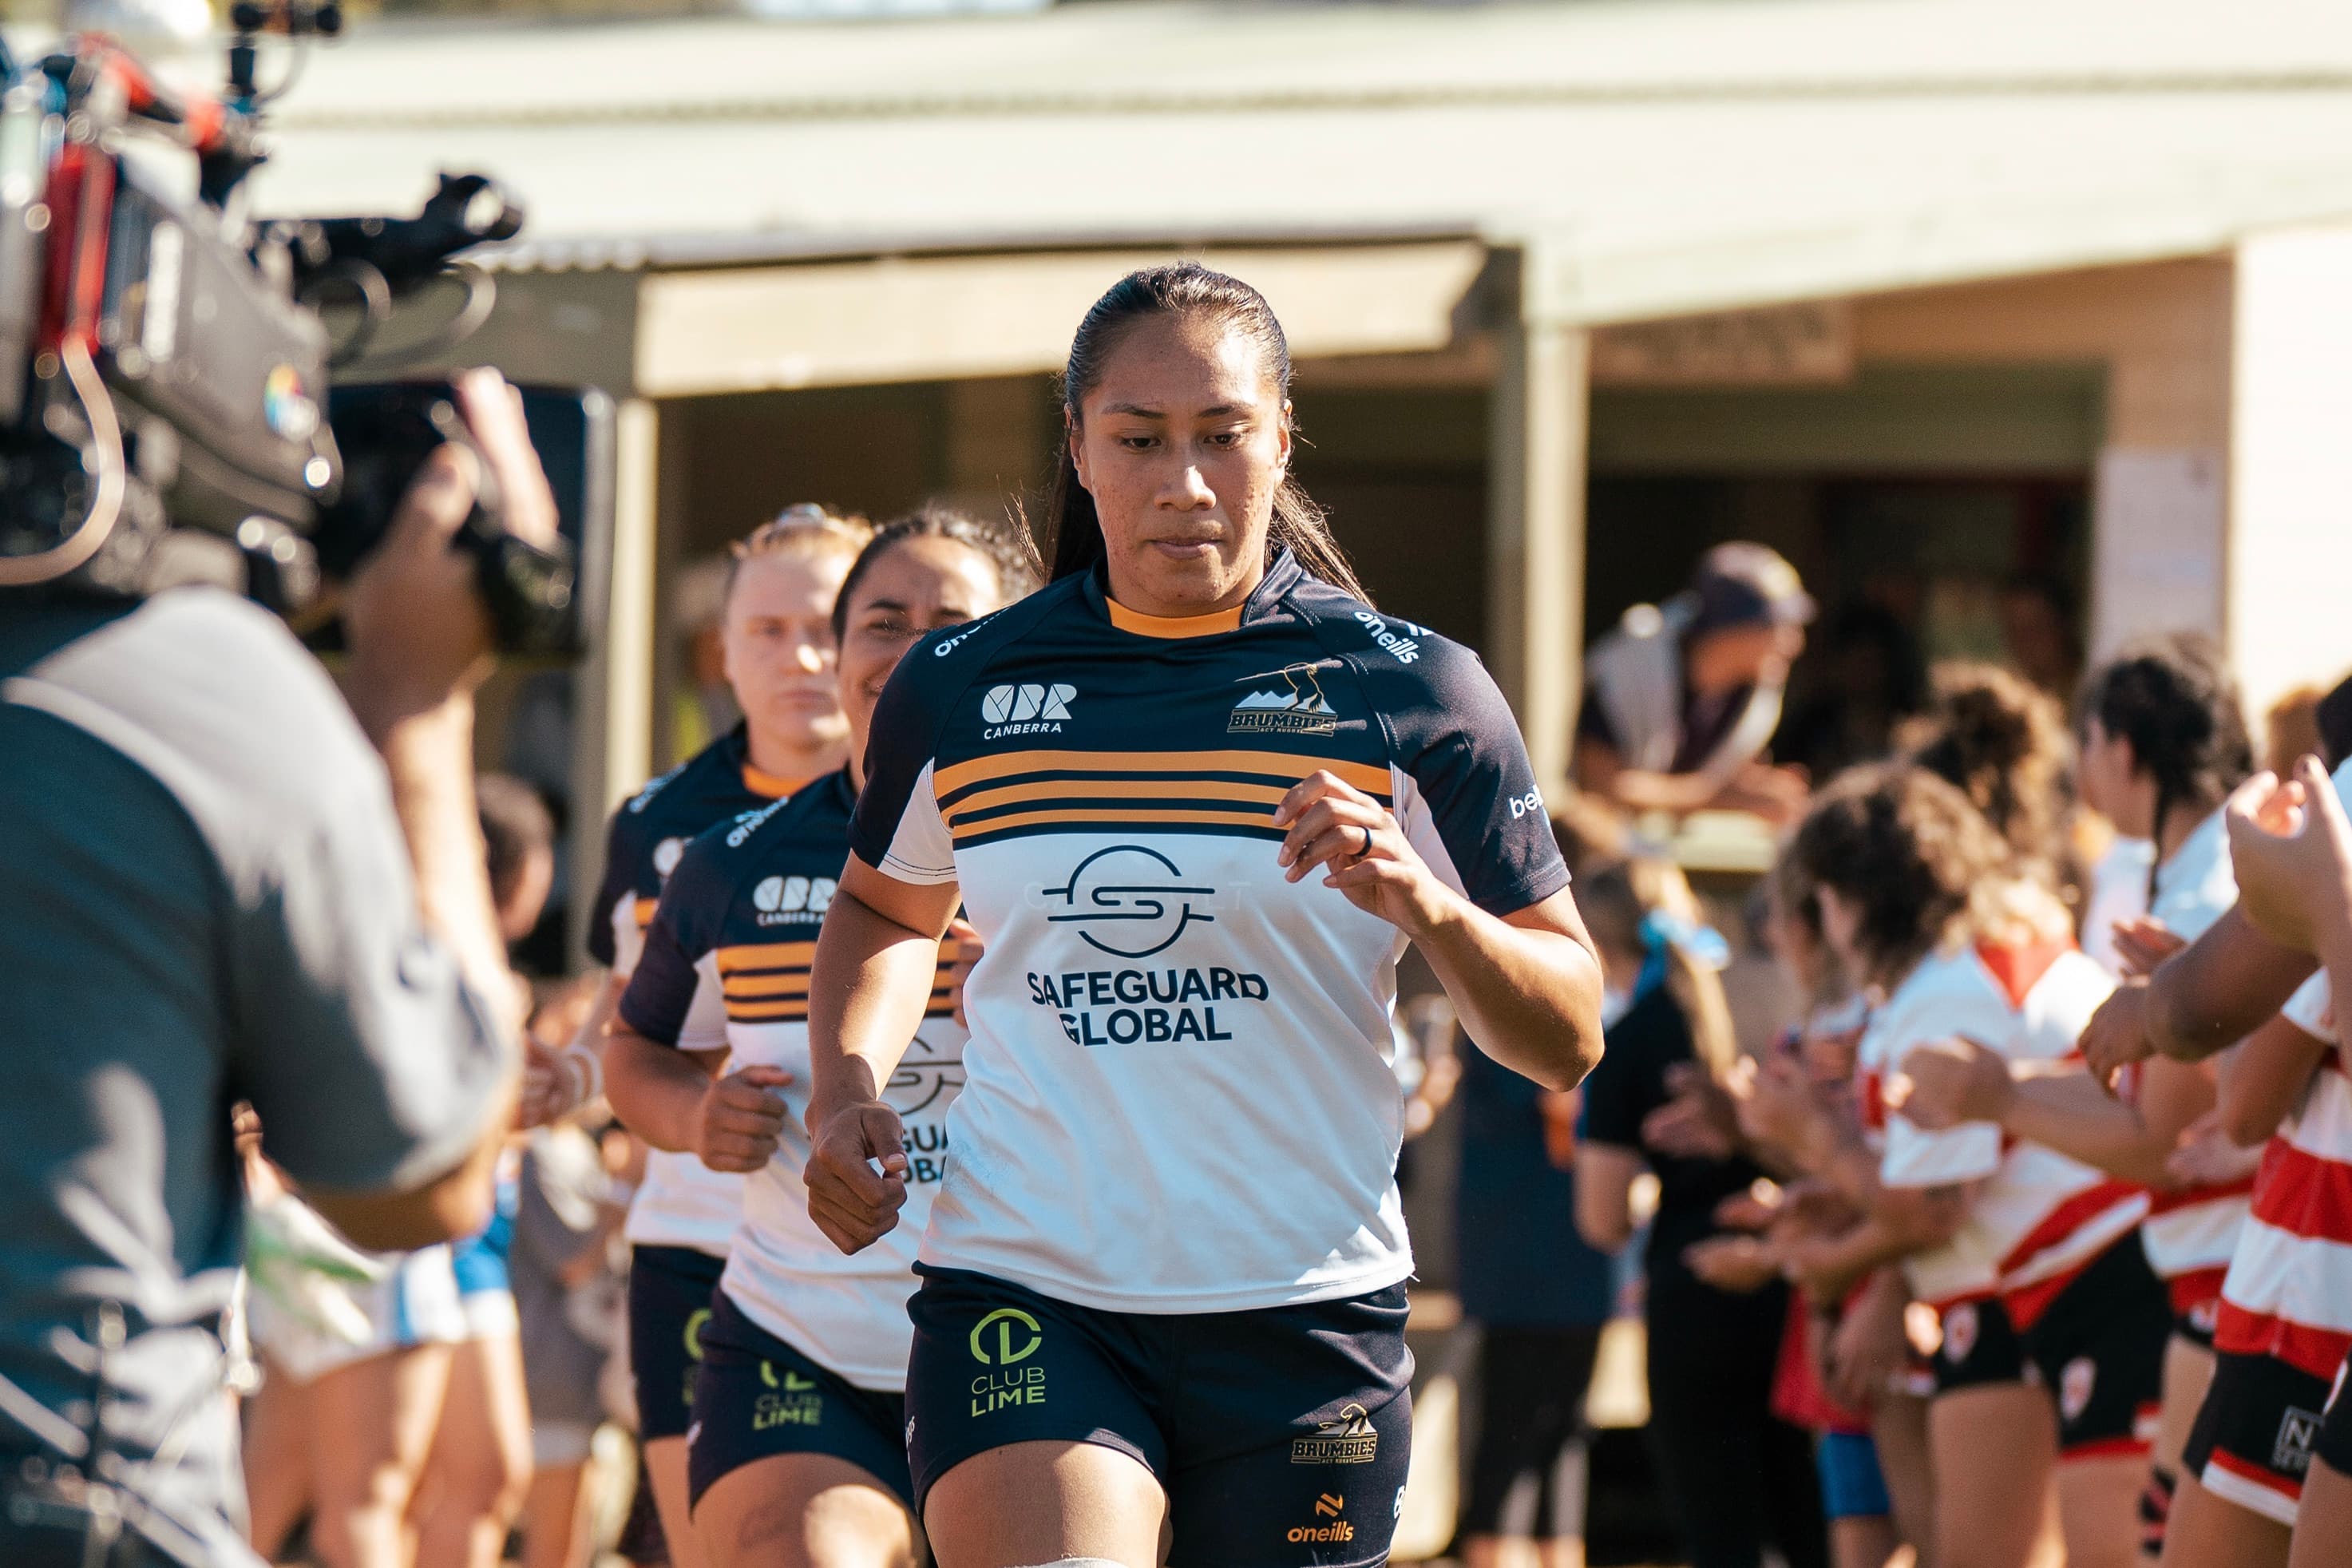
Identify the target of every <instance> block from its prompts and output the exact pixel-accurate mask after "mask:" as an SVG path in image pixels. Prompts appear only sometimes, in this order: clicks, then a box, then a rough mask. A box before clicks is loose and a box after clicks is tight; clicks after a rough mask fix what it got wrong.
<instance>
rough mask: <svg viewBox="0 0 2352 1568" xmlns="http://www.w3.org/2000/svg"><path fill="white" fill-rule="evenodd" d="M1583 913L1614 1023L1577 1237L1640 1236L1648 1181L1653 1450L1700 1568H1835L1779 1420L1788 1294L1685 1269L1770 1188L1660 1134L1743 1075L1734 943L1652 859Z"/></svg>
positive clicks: (1590, 1101)
mask: <svg viewBox="0 0 2352 1568" xmlns="http://www.w3.org/2000/svg"><path fill="white" fill-rule="evenodd" d="M1577 902H1578V904H1579V906H1580V909H1581V910H1582V911H1583V913H1584V917H1585V921H1586V922H1587V925H1588V926H1589V927H1590V929H1591V933H1592V939H1593V942H1594V944H1595V945H1596V946H1597V947H1598V948H1599V950H1600V952H1601V969H1602V973H1603V974H1604V976H1605V977H1606V982H1607V984H1608V986H1609V1000H1608V1001H1607V1002H1605V1003H1604V1004H1603V1016H1604V1017H1612V1018H1613V1022H1612V1023H1611V1025H1610V1026H1609V1031H1608V1040H1607V1050H1606V1051H1605V1052H1604V1054H1603V1055H1602V1057H1601V1065H1600V1066H1599V1067H1597V1068H1594V1069H1593V1071H1592V1074H1591V1077H1589V1078H1587V1079H1585V1080H1584V1084H1583V1088H1582V1091H1581V1092H1582V1094H1583V1097H1584V1109H1583V1116H1582V1119H1581V1120H1580V1122H1579V1124H1578V1131H1577V1145H1576V1214H1577V1228H1578V1229H1579V1230H1580V1232H1582V1233H1583V1236H1584V1238H1585V1239H1586V1240H1587V1241H1588V1242H1590V1243H1591V1244H1592V1245H1593V1246H1595V1247H1602V1248H1606V1249H1609V1250H1612V1251H1613V1250H1615V1249H1617V1248H1619V1247H1623V1246H1624V1245H1625V1244H1626V1242H1627V1241H1628V1240H1630V1239H1631V1238H1632V1236H1633V1198H1632V1194H1633V1182H1634V1178H1635V1176H1636V1175H1637V1174H1638V1173H1639V1172H1640V1171H1641V1169H1642V1168H1643V1166H1647V1167H1648V1169H1649V1170H1650V1172H1651V1173H1653V1174H1654V1176H1655V1177H1656V1178H1657V1183H1658V1206H1657V1212H1656V1215H1655V1216H1654V1218H1653V1219H1652V1221H1651V1224H1650V1236H1649V1244H1648V1247H1647V1248H1646V1251H1645V1255H1644V1259H1643V1261H1644V1266H1645V1268H1646V1270H1647V1287H1646V1289H1645V1290H1644V1292H1643V1322H1644V1326H1645V1327H1646V1329H1647V1342H1648V1347H1649V1382H1650V1443H1651V1447H1652V1450H1653V1451H1654V1454H1655V1455H1656V1457H1657V1463H1658V1476H1659V1481H1660V1484H1661V1485H1662V1487H1663V1488H1664V1491H1665V1495H1666V1500H1667V1503H1668V1509H1669V1512H1670V1513H1671V1514H1672V1516H1673V1517H1674V1519H1675V1521H1676V1523H1677V1525H1678V1526H1679V1528H1680V1529H1681V1531H1682V1532H1683V1536H1684V1543H1685V1548H1686V1550H1687V1551H1688V1552H1689V1561H1690V1563H1692V1564H1693V1568H1754V1565H1755V1564H1756V1563H1759V1562H1760V1561H1761V1560H1762V1554H1763V1552H1764V1550H1765V1548H1766V1546H1767V1545H1768V1544H1769V1545H1772V1546H1775V1547H1777V1548H1778V1549H1779V1551H1780V1554H1781V1556H1782V1558H1783V1559H1785V1560H1786V1562H1787V1563H1789V1564H1790V1568H1817V1565H1820V1564H1824V1563H1826V1562H1827V1561H1828V1538H1827V1535H1828V1532H1827V1530H1826V1528H1825V1526H1824V1525H1823V1523H1822V1510H1821V1498H1820V1490H1819V1481H1818V1479H1817V1477H1816V1473H1815V1470H1814V1467H1813V1455H1812V1442H1811V1436H1810V1435H1809V1434H1808V1433H1806V1432H1805V1431H1804V1430H1803V1429H1802V1428H1801V1427H1797V1426H1791V1425H1790V1424H1789V1423H1787V1422H1785V1421H1782V1420H1780V1419H1779V1418H1778V1417H1776V1416H1775V1415H1773V1414H1772V1411H1771V1408H1770V1402H1771V1395H1772V1385H1773V1378H1774V1373H1775V1370H1776V1367H1777V1365H1778V1362H1779V1358H1780V1342H1781V1334H1782V1331H1783V1329H1784V1327H1785V1325H1786V1323H1787V1321H1788V1312H1789V1292H1788V1288H1787V1287H1786V1286H1785V1285H1783V1284H1782V1283H1780V1281H1779V1280H1777V1279H1776V1280H1773V1281H1771V1282H1770V1283H1769V1284H1768V1285H1766V1286H1765V1287H1764V1288H1763V1289H1759V1290H1756V1291H1754V1292H1752V1293H1738V1292H1733V1291H1727V1290H1723V1289H1717V1287H1715V1286H1713V1285H1711V1284H1708V1283H1706V1281H1704V1280H1702V1279H1700V1278H1699V1277H1698V1276H1697V1275H1696V1273H1694V1272H1693V1270H1692V1268H1691V1266H1690V1264H1689V1262H1688V1261H1687V1259H1686V1258H1685V1253H1686V1252H1687V1250H1688V1249H1689V1248H1690V1247H1693V1246H1695V1245H1696V1244H1697V1243H1699V1242H1702V1241H1705V1240H1706V1239H1708V1238H1709V1237H1715V1236H1718V1235H1722V1234H1724V1233H1725V1226H1723V1224H1722V1223H1721V1222H1720V1221H1719V1220H1718V1218H1717V1211H1718V1209H1720V1208H1721V1207H1722V1206H1723V1205H1725V1204H1726V1203H1727V1201H1730V1200H1735V1199H1738V1197H1740V1196H1741V1195H1742V1194H1746V1193H1747V1192H1748V1189H1749V1188H1750V1187H1751V1186H1752V1185H1753V1184H1755V1183H1756V1182H1757V1181H1758V1179H1759V1178H1760V1177H1761V1176H1762V1175H1763V1172H1762V1171H1761V1170H1760V1169H1759V1167H1758V1166H1756V1165H1755V1164H1754V1163H1751V1162H1749V1161H1748V1160H1747V1159H1746V1158H1744V1157H1741V1156H1738V1155H1735V1156H1733V1157H1730V1158H1727V1159H1714V1158H1708V1157H1706V1156H1703V1155H1691V1154H1686V1153H1669V1152H1665V1151H1664V1149H1662V1148H1661V1147H1659V1146H1658V1144H1657V1142H1656V1140H1655V1137H1654V1132H1653V1126H1654V1119H1655V1118H1657V1117H1659V1116H1660V1114H1661V1113H1662V1112H1667V1111H1669V1110H1670V1108H1673V1107H1675V1102H1676V1100H1678V1098H1680V1096H1681V1094H1682V1093H1683V1091H1684V1090H1685V1088H1686V1087H1687V1086H1688V1084H1689V1082H1690V1081H1692V1080H1697V1079H1717V1080H1720V1079H1722V1078H1723V1077H1725V1076H1726V1075H1727V1074H1728V1073H1729V1071H1730V1068H1731V1066H1732V1060H1733V1057H1734V1054H1735V1047H1734V1046H1733V1043H1732V1038H1731V1023H1730V1017H1729V1015H1728V1012H1727V1008H1726V1006H1725V1005H1724V1000H1723V992H1722V987H1721V985H1720V984H1719V983H1718V982H1717V977H1716V973H1715V971H1716V970H1717V968H1718V967H1720V964H1721V962H1722V959H1723V956H1724V952H1723V946H1724V943H1723V938H1722V937H1721V936H1720V935H1718V934H1717V933H1716V932H1714V931H1708V930H1706V929H1704V928H1702V927H1700V926H1699V925H1698V923H1697V921H1696V900H1694V899H1693V898H1692V897H1691V892H1690V888H1689V886H1688V884H1686V883H1685V881H1684V880H1683V877H1682V873H1681V872H1680V871H1678V870H1676V869H1675V868H1674V867H1673V866H1672V865H1670V864H1668V863H1666V862H1664V861H1659V860H1646V859H1636V860H1632V861H1628V862H1626V863H1625V864H1623V865H1622V866H1618V867H1613V868H1609V869H1607V870H1604V871H1602V872H1601V873H1599V874H1598V875H1596V876H1593V877H1591V878H1589V879H1586V880H1585V881H1583V882H1582V883H1581V884H1580V886H1579V888H1578V889H1577Z"/></svg>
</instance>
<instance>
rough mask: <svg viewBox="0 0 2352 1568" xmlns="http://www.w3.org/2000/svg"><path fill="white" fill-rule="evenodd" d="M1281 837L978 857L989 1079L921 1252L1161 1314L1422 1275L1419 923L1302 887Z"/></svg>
mask: <svg viewBox="0 0 2352 1568" xmlns="http://www.w3.org/2000/svg"><path fill="white" fill-rule="evenodd" d="M1400 804H1402V803H1400ZM1411 810H1412V808H1411V807H1409V806H1408V808H1407V812H1408V816H1409V815H1410V814H1411ZM1276 848H1277V846H1276V845H1275V844H1273V843H1270V842H1267V841H1265V840H1262V839H1246V838H1244V839H1228V838H1217V837H1205V836H1186V835H1175V834H1170V835H1163V836H1152V835H1149V834H1133V835H1129V834H1121V835H1118V836H1116V837H1114V836H1110V835H1062V836H1057V837H1053V838H1049V839H1016V840H1012V841H1008V842H1002V843H996V844H985V845H982V846H979V847H972V848H966V849H961V850H960V851H958V858H959V860H960V862H961V871H962V883H963V890H964V897H965V900H966V902H967V904H968V905H969V906H970V908H971V913H972V918H973V922H974V923H975V924H976V925H978V926H979V927H980V928H981V929H982V930H983V931H989V932H991V933H992V940H991V941H990V942H989V946H988V950H987V952H985V953H984V954H983V955H982V958H981V960H980V962H979V964H978V965H977V966H976V967H975V968H974V969H973V971H972V973H971V978H970V979H969V980H968V981H967V982H966V984H965V990H964V1009H965V1016H967V1017H968V1018H969V1019H970V1020H971V1027H972V1037H971V1043H970V1045H969V1046H968V1047H966V1050H965V1054H964V1068H965V1072H966V1074H967V1076H968V1078H969V1080H970V1091H969V1092H968V1093H966V1094H965V1095H964V1096H963V1097H962V1098H961V1099H959V1100H957V1101H956V1104H955V1106H954V1109H953V1110H951V1111H950V1115H949V1139H950V1144H951V1145H952V1147H953V1148H954V1150H955V1158H954V1160H953V1161H952V1162H951V1163H950V1166H949V1170H948V1179H947V1183H946V1185H945V1187H944V1189H943V1190H942V1191H941V1193H940V1196H939V1199H938V1202H937V1204H936V1205H934V1207H933V1209H932V1211H931V1225H930V1234H929V1236H928V1237H926V1238H925V1241H924V1244H923V1248H922V1252H921V1257H922V1259H923V1261H925V1262H927V1263H933V1264H938V1265H940V1266H942V1267H947V1268H968V1269H974V1270H977V1271H979V1272H981V1273H984V1274H992V1275H996V1276H999V1277H1001V1278H1003V1279H1012V1280H1014V1281H1016V1282H1017V1283H1020V1284H1024V1285H1026V1286H1029V1287H1030V1288H1032V1289H1036V1290H1039V1291H1041V1292H1043V1293H1045V1294H1046V1295H1049V1296H1052V1297H1054V1298H1055V1299H1056V1300H1066V1301H1072V1302H1076V1303H1077V1304H1078V1305H1081V1306H1090V1307H1096V1308H1099V1309H1102V1310H1109V1311H1139V1312H1214V1311H1226V1310H1246V1309H1252V1308H1259V1307H1267V1306H1279V1305H1285V1304H1288V1303H1292V1302H1301V1301H1317V1300H1331V1299H1335V1298H1338V1297H1343V1296H1354V1295H1360V1294H1362V1293H1364V1292H1366V1291H1369V1290H1376V1289H1381V1288H1383V1287H1385V1286H1388V1285H1392V1284H1394V1283H1396V1282H1397V1281H1399V1280H1401V1279H1404V1278H1406V1277H1407V1276H1408V1275H1410V1274H1411V1273H1412V1248H1411V1246H1410V1244H1409V1243H1408V1241H1407V1240H1406V1237H1405V1225H1404V1212H1403V1207H1402V1204H1401V1202H1400V1201H1399V1199H1398V1195H1397V1190H1396V1183H1395V1180H1394V1177H1393V1173H1394V1170H1395V1163H1396V1154H1397V1150H1398V1148H1399V1146H1400V1144H1401V1142H1402V1130H1403V1113H1402V1097H1401V1095H1400V1093H1399V1091H1398V1089H1397V1084H1396V1079H1395V1078H1394V1076H1393V1073H1392V1070H1391V1059H1390V1058H1391V1054H1392V1051H1393V1048H1394V1047H1393V1043H1392V1042H1393V1037H1392V1035H1391V1029H1390V1024H1389V1011H1390V1006H1391V1003H1392V1002H1393V1000H1394V994H1395V978H1394V960H1395V956H1396V952H1397V948H1398V945H1399V941H1398V934H1397V931H1396V928H1395V927H1393V926H1391V925H1390V924H1389V923H1388V922H1387V921H1382V920H1380V919H1378V918H1376V917H1374V916H1371V915H1368V914H1366V913H1364V912H1363V911H1361V910H1358V909H1357V908H1356V907H1355V906H1354V905H1353V904H1351V903H1349V901H1348V900H1347V899H1346V897H1345V896H1344V895H1342V894H1340V893H1339V892H1336V891H1334V890H1332V889H1327V888H1325V887H1323V886H1322V885H1321V879H1320V878H1319V877H1316V876H1312V875H1310V876H1308V877H1307V878H1304V879H1301V880H1300V881H1298V882H1297V883H1291V882H1287V881H1286V880H1285V879H1284V877H1283V872H1282V869H1281V868H1279V867H1277V866H1276V864H1275V855H1276ZM1147 1132H1148V1135H1147ZM1070 1173H1083V1175H1082V1176H1080V1177H1078V1178H1077V1179H1072V1177H1071V1175H1070ZM1234 1214H1254V1215H1262V1216H1266V1218H1267V1220H1269V1221H1270V1223H1260V1224H1258V1225H1255V1226H1250V1227H1247V1228H1241V1229H1236V1228H1234V1226H1231V1225H1229V1224H1227V1223H1224V1216H1227V1215H1234ZM1368 1216H1369V1217H1368Z"/></svg>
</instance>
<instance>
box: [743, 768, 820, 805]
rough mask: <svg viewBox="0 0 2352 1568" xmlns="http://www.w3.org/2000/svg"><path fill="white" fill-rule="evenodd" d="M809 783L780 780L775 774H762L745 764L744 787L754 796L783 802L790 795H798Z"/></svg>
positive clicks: (798, 780)
mask: <svg viewBox="0 0 2352 1568" xmlns="http://www.w3.org/2000/svg"><path fill="white" fill-rule="evenodd" d="M807 783H808V780H806V779H782V778H778V777H777V776H776V775H775V774H773V773H761V771H760V770H759V769H757V768H755V767H753V766H752V765H751V763H744V764H743V787H744V788H745V789H748V790H750V791H751V793H752V794H753V795H765V796H767V797H768V798H769V799H770V800H782V799H783V798H784V796H786V795H798V794H799V793H800V791H801V787H802V786H803V784H807Z"/></svg>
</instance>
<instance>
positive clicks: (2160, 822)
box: [2082, 632, 2254, 885]
mask: <svg viewBox="0 0 2352 1568" xmlns="http://www.w3.org/2000/svg"><path fill="white" fill-rule="evenodd" d="M2082 709H2083V714H2084V719H2085V720H2086V721H2087V720H2089V719H2093V718H2095V719H2097V720H2098V721H2099V728H2101V729H2102V730H2105V731H2106V732H2107V733H2108V734H2109V735H2110V736H2119V737H2121V738H2122V739H2124V740H2126V741H2129V742H2131V749H2132V759H2133V761H2135V762H2136V763H2138V764H2139V765H2140V766H2141V767H2142V768H2145V769H2146V770H2147V773H2148V776H2149V777H2151V778H2152V779H2154V780H2155V781H2156V823H2155V826H2154V827H2153V828H2152V830H2151V834H2150V836H2151V837H2154V838H2155V839H2157V841H2158V842H2159V843H2161V842H2162V841H2163V837H2164V824H2165V819H2166V818H2167V817H2168V816H2171V814H2172V813H2173V812H2175V811H2178V810H2181V809H2184V808H2185V809H2188V810H2190V811H2194V812H2195V813H2196V814H2197V815H2198V816H2200V817H2201V816H2206V815H2208V814H2210V812H2212V811H2213V810H2214V808H2215V807H2217V806H2219V805H2221V802H2222V801H2223V800H2224V799H2226V798H2227V797H2228V795H2229V794H2230V792H2231V790H2233V789H2235V788H2237V787H2238V785H2239V784H2242V783H2243V782H2244V780H2245V777H2246V775H2247V774H2248V773H2252V772H2253V771H2254V747H2253V742H2252V740H2251V739H2250V738H2249V737H2248V736H2247V733H2246V714H2245V710H2244V708H2243V707H2242V705H2241V704H2240V702H2239V700H2238V686H2237V682H2236V681H2234V680H2232V679H2231V678H2230V670H2229V667H2228V665H2227V664H2226V663H2224V662H2223V660H2222V658H2221V648H2220V647H2218V646H2216V645H2215V643H2214V641H2213V639H2212V638H2210V637H2203V636H2200V635H2199V634H2197V633H2194V632H2176V633H2173V634H2171V635H2169V636H2166V637H2150V638H2148V639H2147V640H2146V641H2142V642H2137V643H2134V644H2132V645H2131V646H2130V647H2126V648H2125V649H2124V650H2123V651H2122V652H2121V653H2120V654H2118V655H2117V656H2116V658H2114V659H2113V660H2111V661H2110V662H2109V663H2107V664H2106V665H2105V666H2103V667H2102V668H2100V669H2099V670H2098V671H2097V673H2095V674H2094V675H2093V676H2092V677H2091V679H2090V680H2089V681H2088V682H2087V683H2086V684H2085V685H2084V689H2083V703H2082ZM2153 881H2154V878H2153V874H2152V873H2151V876H2150V882H2151V885H2152V884H2153Z"/></svg>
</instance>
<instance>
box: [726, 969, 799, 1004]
mask: <svg viewBox="0 0 2352 1568" xmlns="http://www.w3.org/2000/svg"><path fill="white" fill-rule="evenodd" d="M808 985H809V977H808V972H807V971H806V970H803V971H802V972H801V973H798V974H725V975H721V976H719V989H720V990H721V991H723V992H725V993H726V994H727V996H728V998H729V999H730V1000H732V999H733V998H735V997H738V996H805V995H807V994H808Z"/></svg>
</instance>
